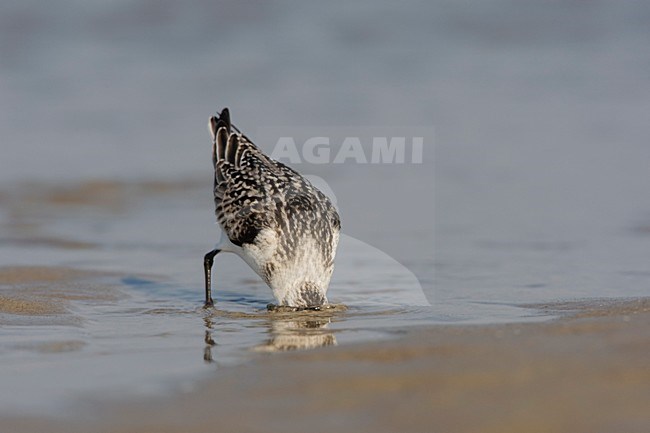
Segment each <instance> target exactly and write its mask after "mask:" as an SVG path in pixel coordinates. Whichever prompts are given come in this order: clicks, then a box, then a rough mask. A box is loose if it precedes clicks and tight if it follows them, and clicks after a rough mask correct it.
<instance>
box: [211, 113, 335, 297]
mask: <svg viewBox="0 0 650 433" xmlns="http://www.w3.org/2000/svg"><path fill="white" fill-rule="evenodd" d="M208 127H209V129H210V133H211V135H212V143H213V144H212V162H213V164H214V203H215V208H216V215H217V222H218V223H219V226H220V227H221V229H222V231H223V234H224V235H225V236H224V235H222V236H221V241H220V242H219V243H218V244H217V245H216V247H215V249H213V250H212V251H210V252H209V253H207V254H206V255H205V258H204V260H203V267H204V271H205V305H206V306H211V305H213V301H212V296H211V281H210V280H211V273H212V264H213V262H214V256H216V255H217V254H218V253H219V252H221V251H227V252H232V253H235V254H237V255H238V256H239V257H241V258H242V259H243V260H244V261H245V262H246V263H248V265H249V266H250V267H251V268H252V269H253V270H254V271H255V272H256V273H257V274H258V275H259V276H260V277H261V278H262V279H263V280H264V281H265V282H266V284H268V286H269V287H270V288H271V290H272V291H273V296H275V299H276V300H277V302H278V305H280V306H287V307H297V308H317V307H320V306H323V305H325V304H327V297H326V293H327V288H328V286H329V283H330V279H331V277H332V271H333V270H334V256H335V254H336V247H337V245H338V242H339V232H340V229H341V222H340V219H339V215H338V213H337V211H336V209H335V208H334V206H333V205H332V203H331V202H330V200H329V199H328V198H327V197H326V196H325V195H324V194H323V193H322V192H320V191H319V190H318V189H316V188H315V187H314V186H313V185H312V184H311V183H309V181H307V180H306V179H305V178H303V177H302V176H301V175H300V174H298V173H297V172H296V171H295V170H293V169H291V168H289V167H287V166H286V165H284V164H282V163H280V162H278V161H275V160H273V159H271V158H269V157H268V156H266V155H265V154H264V153H262V151H261V150H260V149H259V148H258V147H257V146H255V145H254V144H253V143H252V142H251V141H250V140H249V139H248V137H246V136H245V135H244V134H242V133H241V131H239V129H237V128H236V127H235V126H234V125H232V124H231V123H230V113H229V111H228V109H227V108H224V109H223V111H222V112H221V114H219V115H218V116H213V117H211V118H210V123H209V125H208Z"/></svg>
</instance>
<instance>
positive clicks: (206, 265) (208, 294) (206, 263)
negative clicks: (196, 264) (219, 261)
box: [203, 249, 221, 307]
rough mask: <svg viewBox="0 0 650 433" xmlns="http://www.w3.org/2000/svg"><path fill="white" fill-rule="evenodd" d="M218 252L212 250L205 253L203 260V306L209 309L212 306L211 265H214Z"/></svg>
mask: <svg viewBox="0 0 650 433" xmlns="http://www.w3.org/2000/svg"><path fill="white" fill-rule="evenodd" d="M219 251H221V250H217V249H214V250H212V251H210V252H209V253H207V254H206V255H205V257H204V258H203V272H204V274H205V306H206V307H211V306H213V305H214V302H213V301H212V264H213V263H214V256H216V255H217V254H219Z"/></svg>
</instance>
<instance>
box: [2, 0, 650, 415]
mask: <svg viewBox="0 0 650 433" xmlns="http://www.w3.org/2000/svg"><path fill="white" fill-rule="evenodd" d="M479 4H480V6H479ZM340 6H341V7H342V8H343V7H344V8H346V9H345V12H346V13H341V12H340V10H339V9H337V8H336V7H333V6H332V5H331V4H330V3H328V4H322V5H319V4H313V5H310V6H305V7H301V8H299V7H294V6H291V5H289V4H283V5H279V4H276V5H273V6H272V5H267V4H266V3H260V4H258V5H256V6H255V7H249V6H245V5H244V4H239V3H237V2H235V3H230V2H223V3H222V2H210V3H209V4H208V3H205V2H202V1H189V2H184V3H183V6H182V7H177V6H174V5H173V4H172V3H160V4H159V5H152V4H151V3H150V2H143V1H121V2H112V3H110V4H107V3H105V2H86V4H85V8H83V9H82V8H79V5H78V4H77V2H69V3H66V2H63V3H62V4H61V5H60V6H59V7H57V8H50V9H45V8H42V7H40V5H39V4H37V2H32V1H21V2H11V1H10V2H4V3H3V5H2V8H3V9H2V14H0V19H1V20H2V23H1V24H2V25H0V41H1V42H0V59H2V60H1V62H0V71H1V74H0V92H2V104H0V114H2V115H1V116H0V127H1V129H2V132H3V135H2V140H1V141H0V149H1V151H2V154H1V159H0V181H2V187H0V265H2V266H3V267H16V266H34V265H37V266H49V267H55V268H63V267H65V268H72V269H81V270H87V271H92V272H95V274H92V275H91V276H87V277H85V278H87V279H83V280H82V281H83V282H82V283H79V282H74V281H76V280H74V279H73V280H74V281H73V282H70V283H69V284H68V283H65V282H64V283H62V282H57V283H48V284H46V285H45V289H47V288H50V289H51V288H52V287H54V288H56V290H59V291H64V292H65V291H67V290H72V289H73V288H74V289H75V290H79V287H77V284H82V285H83V287H85V288H86V289H88V288H94V289H96V292H97V293H102V294H110V296H99V295H98V299H89V298H88V297H86V296H85V295H84V296H82V297H81V299H76V300H68V301H66V302H65V303H64V304H65V308H66V311H68V312H67V313H66V314H60V313H56V314H54V313H53V314H49V315H19V314H5V313H4V312H3V313H2V314H0V326H1V332H0V366H1V367H2V368H0V383H2V384H3V391H2V392H0V408H2V410H5V411H10V412H16V411H26V412H29V413H57V412H58V411H59V410H60V409H61V408H62V407H64V406H69V407H72V408H79V407H81V406H80V401H82V400H83V401H89V400H90V401H92V400H93V399H95V398H98V397H99V396H102V395H107V396H113V397H119V396H122V395H141V394H151V393H160V392H167V391H169V390H171V389H178V390H182V389H186V388H187V387H191V386H192V384H194V383H196V380H197V379H199V378H200V377H204V376H207V375H211V374H218V370H219V368H220V367H222V366H227V365H234V364H238V363H241V362H246V361H247V360H250V359H254V358H258V357H259V356H265V355H262V354H263V353H266V352H269V351H274V350H284V349H294V348H299V347H303V348H312V347H317V346H321V345H331V344H344V343H349V344H354V343H356V342H360V341H366V340H369V339H377V338H386V337H389V336H392V335H395V334H396V333H399V332H400V329H401V328H403V327H404V326H411V325H424V324H445V323H495V322H504V321H522V320H543V319H546V318H548V317H547V316H544V315H540V314H539V313H538V312H536V311H534V310H530V309H526V308H521V307H519V306H518V305H523V304H532V303H544V302H555V301H558V300H566V299H575V298H602V297H631V296H644V295H648V294H650V264H649V263H650V262H649V261H648V260H647V258H648V257H649V256H650V236H649V234H650V230H648V227H649V226H650V201H649V200H648V198H647V197H648V195H647V190H648V185H650V169H649V168H648V167H649V166H648V161H650V147H649V146H648V145H647V137H648V136H650V123H648V122H647V114H648V113H649V112H650V106H649V105H648V104H649V102H648V101H650V94H649V93H648V92H650V83H649V78H648V77H650V74H648V64H649V63H648V57H647V56H646V55H644V54H643V53H645V52H646V51H647V49H646V45H647V40H648V37H649V36H650V35H649V32H650V30H649V28H648V26H647V20H646V19H645V17H648V16H650V10H649V9H648V6H647V5H646V4H642V3H639V4H627V3H626V4H625V5H623V4H618V3H617V4H614V3H598V4H587V3H585V4H583V3H577V2H570V3H554V4H542V3H533V2H531V3H526V4H516V5H515V4H513V3H511V2H508V1H488V2H480V3H479V2H477V4H470V3H466V2H458V1H455V0H454V1H449V2H421V3H420V4H417V5H416V4H415V3H414V5H413V6H412V7H401V6H395V5H392V4H390V3H389V2H386V3H382V2H373V6H372V7H370V8H369V7H363V5H362V4H356V6H355V5H347V3H346V5H343V4H341V5H340ZM73 17H74V19H73ZM226 105H228V106H230V107H231V110H232V112H233V118H234V120H235V123H236V124H237V125H238V126H239V127H241V128H243V129H244V130H245V131H246V132H247V134H248V135H249V136H251V137H252V138H253V139H254V140H255V141H256V142H257V143H258V144H259V145H260V146H261V147H262V148H264V149H265V150H266V151H267V152H270V151H271V150H272V149H273V145H274V143H276V142H277V140H278V137H282V136H294V137H296V141H297V142H298V143H300V141H301V139H304V138H305V137H312V136H327V137H330V138H331V141H332V143H334V144H333V147H332V148H333V149H335V148H337V147H340V145H341V143H342V141H343V138H344V137H347V136H358V137H362V138H364V146H365V150H366V151H367V150H368V145H367V141H365V139H367V138H368V137H372V136H375V135H379V136H382V135H384V136H406V137H413V136H423V137H425V149H424V160H423V163H422V164H410V163H404V164H385V165H381V164H362V163H358V164H356V163H347V164H323V165H319V164H308V163H305V162H304V161H301V162H299V163H297V164H294V166H295V167H296V168H297V169H298V170H299V171H301V172H303V173H305V174H311V175H315V176H318V177H320V178H322V180H323V182H325V183H326V186H327V187H328V188H329V189H330V190H331V191H332V193H333V194H334V195H335V196H336V200H337V203H338V207H339V209H340V213H341V216H342V221H343V236H342V240H341V246H340V253H339V256H338V258H337V264H336V271H335V275H334V279H333V281H332V286H331V290H330V300H331V301H332V302H334V303H338V304H344V305H346V306H348V310H347V311H344V312H336V313H335V314H331V315H329V314H326V315H323V314H320V315H318V314H317V315H315V317H309V319H304V320H303V319H302V318H301V319H299V320H298V319H297V320H293V319H289V318H285V317H278V316H273V315H271V314H269V313H267V312H266V311H265V306H266V304H267V303H269V302H272V299H271V294H270V290H269V289H268V288H266V287H265V286H264V284H263V283H261V281H260V280H259V278H258V277H257V276H256V275H255V274H253V273H252V271H250V270H249V269H248V268H247V267H246V266H245V265H244V264H243V263H242V262H241V261H240V260H239V259H238V258H236V257H233V256H227V255H220V256H219V257H218V258H217V260H216V263H215V273H216V291H215V299H216V301H217V306H216V310H215V311H213V312H206V311H205V310H203V309H202V308H201V300H202V297H203V289H202V257H203V254H204V253H205V252H206V251H208V250H209V249H210V248H211V247H212V245H213V244H214V243H215V242H216V240H217V230H216V227H215V226H214V224H213V221H214V217H213V208H212V197H211V185H210V182H211V181H210V177H211V173H210V164H209V146H210V144H209V141H208V135H207V132H206V128H205V123H206V121H207V118H208V116H209V115H210V114H211V113H212V112H214V111H215V110H216V109H219V108H221V107H223V106H226ZM285 125H286V126H285ZM358 125H364V126H358ZM97 272H99V274H96V273H97ZM104 273H105V274H104ZM0 284H3V286H2V288H0V295H1V294H2V293H4V291H5V290H17V289H16V288H15V287H13V286H12V284H13V283H12V284H7V282H6V281H4V282H3V281H0ZM73 286H74V287H73ZM29 288H32V289H33V287H32V286H31V285H29V284H28V287H23V286H19V287H18V289H20V290H23V289H29ZM39 293H40V294H39V295H38V296H41V297H42V295H43V292H39ZM14 295H15V293H14ZM12 296H13V295H12ZM330 316H331V317H330ZM5 384H6V385H5ZM6 390H11V392H9V391H6Z"/></svg>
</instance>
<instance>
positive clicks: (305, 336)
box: [203, 307, 345, 362]
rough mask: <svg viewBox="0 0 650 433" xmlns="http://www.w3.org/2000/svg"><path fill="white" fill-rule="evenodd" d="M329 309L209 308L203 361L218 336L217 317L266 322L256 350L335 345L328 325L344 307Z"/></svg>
mask: <svg viewBox="0 0 650 433" xmlns="http://www.w3.org/2000/svg"><path fill="white" fill-rule="evenodd" d="M331 310H332V311H314V312H301V313H289V314H287V313H273V312H270V313H266V314H245V313H228V312H225V311H213V312H212V314H211V315H210V316H208V317H204V318H203V320H204V323H205V335H204V342H205V346H204V348H203V359H204V360H205V361H206V362H213V361H214V359H213V353H212V352H213V348H214V347H215V346H217V342H216V341H215V340H217V339H218V336H219V326H218V325H217V324H218V321H219V317H228V318H230V319H232V318H237V319H242V320H245V319H249V320H250V319H253V320H256V322H257V323H258V324H259V325H258V326H266V328H267V333H268V334H269V338H268V339H267V340H266V341H264V342H263V343H261V344H257V345H255V346H253V347H252V348H251V349H252V350H255V351H257V352H281V351H289V350H308V349H315V348H317V347H324V346H335V345H336V337H335V336H334V333H333V332H332V331H331V330H329V329H328V326H329V324H330V323H331V319H332V317H333V315H334V314H337V313H339V312H340V311H345V307H332V309H331Z"/></svg>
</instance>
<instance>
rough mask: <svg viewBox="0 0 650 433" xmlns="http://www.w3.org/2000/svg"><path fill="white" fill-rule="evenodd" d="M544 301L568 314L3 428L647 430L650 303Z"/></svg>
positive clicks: (13, 421) (1, 424)
mask: <svg viewBox="0 0 650 433" xmlns="http://www.w3.org/2000/svg"><path fill="white" fill-rule="evenodd" d="M45 277H47V278H54V277H55V276H52V275H46V276H44V278H45ZM55 304H56V303H55ZM10 305H11V304H7V303H6V302H5V303H3V304H2V308H3V309H5V310H6V309H7V308H12V307H10ZM21 308H22V307H21ZM56 308H58V307H56ZM56 308H54V307H53V310H52V311H50V312H49V313H52V314H56ZM535 308H538V309H543V310H547V312H554V313H557V314H559V315H561V318H560V319H557V320H554V321H551V322H545V323H533V324H507V325H489V326H478V325H471V326H435V327H430V328H419V329H411V330H407V331H401V334H402V335H399V336H398V338H395V339H392V340H389V341H383V342H375V343H366V344H361V345H356V346H345V345H344V346H339V347H325V348H320V349H316V350H312V351H302V352H292V353H282V354H269V355H261V356H260V357H259V358H257V360H256V361H254V362H253V363H250V364H247V365H243V366H239V367H229V368H225V369H220V370H219V374H218V376H217V377H215V378H213V379H208V380H206V381H205V382H204V383H201V384H200V385H199V386H198V387H196V388H195V389H193V390H191V391H187V392H179V393H176V394H174V395H169V396H166V397H159V398H154V399H148V400H146V401H142V400H138V399H135V400H132V401H107V400H105V399H102V398H101V396H96V397H95V398H94V399H92V398H91V399H89V400H86V402H85V403H84V404H83V406H82V407H79V410H76V411H75V412H76V413H74V414H61V416H60V417H56V418H39V417H4V419H2V420H0V430H1V431H11V432H15V433H20V432H33V431H49V432H87V431H94V432H124V433H126V432H148V431H157V432H205V431H227V432H263V431H264V432H266V431H283V432H305V431H309V432H331V431H337V432H347V431H350V432H352V431H354V432H360V431H368V432H396V431H400V432H452V431H453V432H476V431H481V432H500V433H504V432H524V431H525V432H547V431H553V432H574V433H575V432H612V431H625V432H646V431H648V429H650V413H649V412H648V410H647V409H648V406H647V403H648V401H650V369H649V368H648V359H649V358H650V299H638V300H625V301H615V300H607V301H602V302H599V301H588V302H582V303H581V302H574V303H563V304H553V305H542V306H535ZM20 311H21V314H28V312H27V310H24V309H21V310H20ZM41 313H42V310H41V309H40V307H39V308H37V309H36V310H32V311H31V312H30V313H29V314H41Z"/></svg>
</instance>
